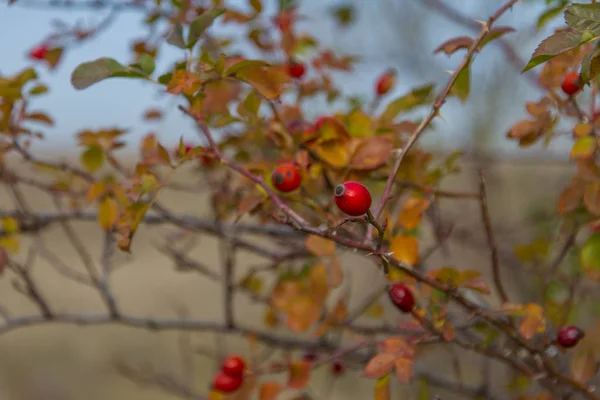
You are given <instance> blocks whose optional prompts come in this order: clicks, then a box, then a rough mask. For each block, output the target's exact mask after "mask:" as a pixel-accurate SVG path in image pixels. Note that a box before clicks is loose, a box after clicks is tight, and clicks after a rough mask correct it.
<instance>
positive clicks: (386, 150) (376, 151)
mask: <svg viewBox="0 0 600 400" xmlns="http://www.w3.org/2000/svg"><path fill="white" fill-rule="evenodd" d="M393 150H394V139H393V137H390V136H373V137H370V138H366V139H364V140H362V141H361V142H360V143H359V145H358V148H357V150H356V151H355V153H354V155H353V157H352V160H351V161H350V168H352V169H354V170H360V171H364V170H372V169H376V168H379V167H381V166H383V165H385V163H386V162H387V161H388V160H389V159H390V158H391V157H392V151H393Z"/></svg>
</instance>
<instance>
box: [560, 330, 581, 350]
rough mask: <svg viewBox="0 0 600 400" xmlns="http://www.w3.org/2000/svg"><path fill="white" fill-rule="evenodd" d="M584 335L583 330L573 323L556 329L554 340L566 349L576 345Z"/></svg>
mask: <svg viewBox="0 0 600 400" xmlns="http://www.w3.org/2000/svg"><path fill="white" fill-rule="evenodd" d="M584 336H585V332H584V331H583V330H581V329H580V328H578V327H576V326H574V325H569V326H565V327H564V328H562V329H561V330H560V331H558V334H557V335H556V341H557V342H558V344H559V345H560V346H561V347H564V348H567V349H568V348H571V347H574V346H575V345H577V343H579V341H580V340H581V339H583V337H584Z"/></svg>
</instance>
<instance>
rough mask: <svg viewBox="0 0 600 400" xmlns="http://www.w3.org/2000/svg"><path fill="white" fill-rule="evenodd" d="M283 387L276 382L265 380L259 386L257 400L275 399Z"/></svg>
mask: <svg viewBox="0 0 600 400" xmlns="http://www.w3.org/2000/svg"><path fill="white" fill-rule="evenodd" d="M282 389H283V387H282V386H281V385H280V384H279V383H277V382H265V383H263V384H262V385H261V386H260V391H259V394H258V398H259V400H275V399H277V395H278V394H279V393H281V390H282Z"/></svg>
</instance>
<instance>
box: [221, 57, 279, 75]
mask: <svg viewBox="0 0 600 400" xmlns="http://www.w3.org/2000/svg"><path fill="white" fill-rule="evenodd" d="M269 66H270V64H269V63H268V62H266V61H262V60H244V61H240V62H239V63H235V64H233V65H232V66H230V67H229V68H227V69H226V70H225V71H224V72H223V76H230V75H233V74H235V73H236V72H238V71H239V70H241V69H243V68H246V67H269Z"/></svg>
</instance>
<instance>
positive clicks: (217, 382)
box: [212, 371, 244, 393]
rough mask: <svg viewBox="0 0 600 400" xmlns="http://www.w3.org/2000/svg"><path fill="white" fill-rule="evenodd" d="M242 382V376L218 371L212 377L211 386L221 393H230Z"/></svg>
mask: <svg viewBox="0 0 600 400" xmlns="http://www.w3.org/2000/svg"><path fill="white" fill-rule="evenodd" d="M243 383H244V378H243V377H242V376H231V375H227V374H226V373H225V372H223V371H220V372H219V373H218V374H217V375H216V376H215V378H214V380H213V384H212V387H213V389H215V390H218V391H219V392H221V393H232V392H235V391H236V390H238V389H239V388H240V387H241V386H242V384H243Z"/></svg>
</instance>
